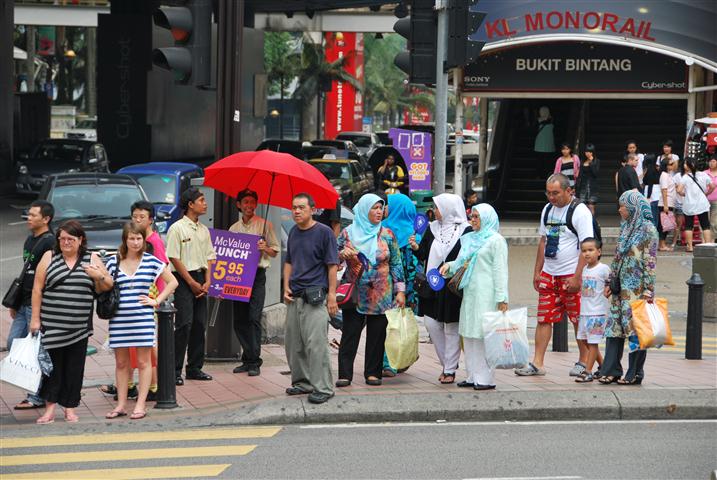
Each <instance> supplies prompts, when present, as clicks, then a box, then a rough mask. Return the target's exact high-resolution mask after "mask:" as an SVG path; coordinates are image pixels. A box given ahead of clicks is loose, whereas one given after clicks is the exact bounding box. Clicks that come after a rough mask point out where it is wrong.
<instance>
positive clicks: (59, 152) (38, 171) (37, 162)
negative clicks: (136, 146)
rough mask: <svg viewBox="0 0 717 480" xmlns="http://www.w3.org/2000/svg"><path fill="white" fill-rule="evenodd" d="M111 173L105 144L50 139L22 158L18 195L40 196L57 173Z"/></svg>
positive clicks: (17, 175) (19, 162)
mask: <svg viewBox="0 0 717 480" xmlns="http://www.w3.org/2000/svg"><path fill="white" fill-rule="evenodd" d="M63 172H68V173H73V172H103V173H109V160H108V159H107V152H106V151H105V147H103V146H102V144H100V143H97V142H94V141H91V140H72V139H65V138H61V139H48V140H44V141H42V142H40V143H39V144H37V145H36V146H35V147H33V148H32V150H31V151H30V153H29V154H22V155H20V159H19V161H18V162H17V163H16V177H15V189H16V190H17V193H22V194H28V193H29V194H36V193H39V191H40V189H41V188H42V186H43V185H44V184H45V182H46V181H47V178H48V177H49V176H50V175H52V174H54V173H63Z"/></svg>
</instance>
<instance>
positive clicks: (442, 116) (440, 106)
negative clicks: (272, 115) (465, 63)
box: [433, 0, 448, 195]
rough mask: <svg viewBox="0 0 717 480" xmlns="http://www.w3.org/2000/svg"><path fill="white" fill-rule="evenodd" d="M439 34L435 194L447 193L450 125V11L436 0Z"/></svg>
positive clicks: (441, 0) (440, 1)
mask: <svg viewBox="0 0 717 480" xmlns="http://www.w3.org/2000/svg"><path fill="white" fill-rule="evenodd" d="M436 10H437V11H438V34H437V37H438V38H437V40H438V42H437V48H436V115H435V119H436V142H435V144H434V147H435V148H434V157H435V169H434V171H433V193H434V195H438V194H441V193H443V192H445V191H446V134H447V124H448V73H446V72H445V71H444V69H443V64H444V63H445V59H446V47H447V45H448V9H447V8H446V0H436Z"/></svg>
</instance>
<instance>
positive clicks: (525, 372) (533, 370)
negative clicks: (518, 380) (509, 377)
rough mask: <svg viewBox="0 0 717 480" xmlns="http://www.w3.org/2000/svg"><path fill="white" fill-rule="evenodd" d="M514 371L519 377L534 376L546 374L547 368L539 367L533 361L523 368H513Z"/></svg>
mask: <svg viewBox="0 0 717 480" xmlns="http://www.w3.org/2000/svg"><path fill="white" fill-rule="evenodd" d="M513 373H515V374H516V375H518V376H519V377H533V376H537V375H545V369H543V368H538V367H536V366H535V365H533V364H532V363H529V364H527V365H526V366H524V367H522V368H516V369H515V370H513Z"/></svg>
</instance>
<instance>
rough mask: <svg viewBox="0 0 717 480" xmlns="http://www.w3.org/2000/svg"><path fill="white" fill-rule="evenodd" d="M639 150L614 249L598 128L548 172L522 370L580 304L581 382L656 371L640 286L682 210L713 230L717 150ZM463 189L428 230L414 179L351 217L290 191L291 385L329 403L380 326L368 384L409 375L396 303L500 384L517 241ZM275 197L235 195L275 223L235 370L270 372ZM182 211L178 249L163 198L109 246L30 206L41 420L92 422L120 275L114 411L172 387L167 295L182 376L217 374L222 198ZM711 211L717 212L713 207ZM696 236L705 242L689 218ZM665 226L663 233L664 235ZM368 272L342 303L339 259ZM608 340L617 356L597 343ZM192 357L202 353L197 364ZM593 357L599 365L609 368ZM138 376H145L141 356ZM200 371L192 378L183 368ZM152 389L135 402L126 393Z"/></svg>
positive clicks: (535, 370)
mask: <svg viewBox="0 0 717 480" xmlns="http://www.w3.org/2000/svg"><path fill="white" fill-rule="evenodd" d="M626 150H627V151H626V154H625V157H624V159H623V160H624V165H623V166H622V167H621V168H620V170H619V171H618V172H617V173H616V176H615V184H616V190H617V192H618V194H619V196H618V208H619V214H620V216H621V218H622V222H621V226H620V237H619V241H618V244H617V248H616V251H615V257H614V260H613V262H612V264H611V265H610V266H608V265H606V264H603V263H601V255H602V243H601V241H600V238H599V237H600V234H599V230H598V228H597V223H596V221H595V205H596V204H597V202H598V201H599V199H598V195H597V192H598V186H597V179H598V175H599V172H600V168H601V165H600V160H599V159H598V158H597V153H596V148H595V146H593V145H590V144H588V145H587V146H586V147H585V149H584V151H583V155H584V158H583V159H582V160H581V158H580V157H579V156H578V155H574V154H573V152H572V149H571V148H570V146H569V145H562V148H561V153H562V155H561V157H559V158H558V159H557V160H556V163H555V166H554V173H553V174H552V175H550V176H549V178H548V179H547V181H546V196H547V200H548V202H547V204H546V205H545V207H544V208H543V209H542V211H541V213H540V216H539V227H538V230H539V233H540V236H541V239H540V242H539V245H538V249H537V253H536V261H535V267H534V276H533V287H534V289H535V290H536V292H537V293H538V308H537V316H538V319H537V320H538V323H537V327H536V329H535V350H534V355H533V357H532V360H531V361H530V362H528V363H527V364H526V365H525V366H522V367H519V368H516V369H515V374H516V375H518V376H535V375H545V373H546V370H545V364H544V363H545V355H546V350H547V346H548V343H549V342H550V338H551V333H552V329H553V325H555V324H556V323H558V322H560V321H561V320H562V319H563V318H564V317H567V319H568V320H569V321H570V322H571V323H572V324H573V326H574V329H575V336H576V342H577V346H578V352H579V356H578V359H577V361H576V362H575V365H574V366H573V368H572V369H571V370H570V372H568V373H569V375H571V376H574V377H576V381H577V382H580V383H585V382H591V381H593V380H598V381H600V382H602V383H606V384H609V383H618V384H630V385H632V384H639V383H641V382H642V379H643V378H644V364H645V358H646V352H645V350H641V349H640V348H639V344H638V345H637V346H636V341H635V329H634V328H633V325H632V312H631V309H630V302H631V301H633V300H636V299H644V300H646V301H648V302H651V301H652V300H653V298H654V297H655V259H656V254H657V251H658V250H662V251H664V250H670V249H671V248H673V247H674V245H675V243H676V242H677V240H678V238H677V237H678V236H679V234H678V233H675V234H674V235H673V240H672V247H670V246H668V244H667V237H668V234H669V232H670V231H678V230H677V229H678V225H679V220H678V219H679V218H680V217H683V218H682V220H683V221H685V222H686V224H687V225H688V226H690V225H692V224H693V223H694V222H699V224H700V226H701V228H702V230H703V238H704V240H705V241H710V240H711V238H712V231H711V230H710V228H714V226H715V224H716V223H717V222H715V218H714V217H715V214H716V213H717V212H716V210H717V198H715V194H717V192H715V179H716V178H717V157H715V156H713V157H712V158H711V159H710V163H709V170H707V171H706V172H700V171H697V169H696V167H695V164H694V163H693V162H692V161H690V160H687V161H684V162H682V164H680V162H679V158H678V157H677V156H676V155H675V154H673V153H672V144H671V142H669V141H666V142H664V144H663V149H662V153H661V154H660V155H643V154H641V153H639V152H638V151H637V145H636V144H635V142H628V144H627V149H626ZM466 200H469V201H464V199H463V198H461V197H460V196H458V195H454V194H450V193H444V194H441V195H436V196H435V197H433V207H432V209H431V210H432V218H433V219H434V220H433V221H431V222H430V223H429V225H428V228H427V229H426V230H425V231H423V232H421V233H418V232H416V231H415V230H414V229H415V220H416V216H417V211H416V207H415V205H414V204H413V202H412V201H411V200H410V199H409V198H408V197H407V196H406V195H404V194H401V193H397V194H392V195H389V196H388V197H387V198H386V197H385V196H384V197H381V196H379V195H376V194H366V195H364V196H362V197H361V198H360V199H359V201H358V202H357V204H356V206H355V208H354V220H353V223H352V224H351V225H349V226H348V227H346V228H343V229H340V228H339V227H340V224H339V220H340V216H339V213H340V206H339V205H338V204H337V208H336V209H335V210H330V209H329V210H323V211H320V212H318V211H317V210H316V208H315V203H314V200H313V198H312V197H311V196H310V195H308V194H305V193H299V194H296V195H295V196H294V197H293V200H292V208H291V211H292V218H293V220H294V223H295V226H294V228H292V229H291V231H290V232H289V235H288V240H287V251H286V259H285V262H284V264H283V266H282V268H283V299H284V302H285V303H286V304H287V316H286V357H287V360H288V363H289V367H290V369H291V386H290V387H289V388H288V389H287V390H286V393H287V394H288V395H303V394H307V395H308V399H309V401H311V402H313V403H323V402H326V401H327V400H329V399H330V398H331V397H332V396H333V395H334V387H339V388H341V387H347V386H349V385H351V384H352V382H354V381H355V380H354V375H353V374H354V371H353V370H354V362H355V358H356V355H357V351H358V347H359V340H360V338H361V336H362V333H363V330H364V328H365V330H366V340H365V356H364V358H365V363H364V366H363V377H364V382H365V383H366V384H368V385H372V386H380V385H382V384H383V381H384V378H385V377H391V376H394V375H396V374H400V373H401V372H400V371H396V370H394V369H392V368H391V366H390V363H389V362H388V359H387V357H386V354H385V347H384V343H385V340H386V328H387V323H388V321H387V317H386V312H387V311H388V310H390V309H392V308H406V309H410V310H411V311H412V313H413V314H414V315H415V316H417V317H420V318H422V319H423V323H424V325H425V327H426V329H427V331H428V333H429V335H430V338H431V342H432V344H433V345H434V348H435V350H436V354H437V357H438V360H439V362H440V372H438V373H439V374H438V376H437V381H438V382H440V383H442V384H451V383H454V382H456V377H457V376H458V375H459V364H460V359H461V351H463V355H464V366H465V371H466V374H465V378H464V379H462V380H461V381H458V382H457V385H458V386H459V387H468V388H474V389H476V390H488V389H493V388H495V387H496V382H495V376H494V371H493V369H492V368H491V366H490V365H489V363H488V361H487V360H486V346H485V343H484V339H485V335H486V331H485V329H484V325H483V324H484V317H485V315H486V314H487V313H488V312H495V311H498V312H506V311H508V305H509V303H508V302H509V292H508V257H509V251H508V246H507V243H506V240H505V239H504V238H503V237H502V236H501V234H500V222H499V218H498V213H497V212H496V211H495V210H494V208H493V207H492V206H491V205H489V204H486V203H478V204H474V202H475V199H470V192H468V193H467V194H466ZM258 203H261V199H260V198H259V196H258V195H257V193H256V192H254V191H251V190H245V191H243V192H240V193H239V194H238V196H237V199H236V207H237V210H238V212H239V219H238V221H237V222H236V223H234V224H233V225H232V226H231V227H230V229H229V230H230V231H232V232H240V233H247V234H254V235H257V236H260V240H259V241H258V244H257V248H258V250H259V251H260V252H261V257H260V261H259V264H258V270H257V273H256V277H255V280H254V284H253V287H252V293H251V298H250V301H249V302H235V306H234V310H233V311H234V331H235V334H236V336H237V338H238V339H239V342H240V344H241V347H242V356H241V363H240V365H238V366H237V367H236V368H235V369H234V373H237V374H238V373H247V374H248V375H249V376H258V375H260V374H261V370H260V367H261V365H262V358H261V314H262V309H263V305H264V300H265V291H266V288H265V284H266V269H268V268H269V267H270V263H271V258H273V257H275V256H276V255H277V254H278V253H279V251H280V248H281V247H280V244H279V242H278V240H277V238H276V235H275V233H274V227H273V225H272V224H271V223H270V222H268V221H267V220H265V219H263V218H261V217H259V216H258V215H256V213H255V211H256V208H257V204H258ZM180 205H181V208H182V209H183V210H184V216H183V217H182V218H181V219H180V220H179V221H177V222H176V223H174V224H173V225H172V226H171V228H170V229H169V231H168V233H167V237H166V241H167V243H166V248H165V244H164V243H163V242H162V239H161V238H160V236H159V235H158V234H157V233H156V232H155V231H154V229H153V227H152V224H153V220H154V208H153V206H152V204H151V203H148V202H137V203H135V204H133V205H132V206H131V207H130V208H129V212H128V213H129V214H130V215H131V218H132V222H130V223H127V224H126V225H125V227H124V229H123V232H122V238H121V241H120V242H119V247H118V252H117V254H116V255H113V256H111V257H110V258H108V259H104V261H103V260H102V259H100V257H99V256H98V255H97V254H94V253H90V252H89V251H88V250H87V238H86V234H85V232H84V230H83V228H82V225H81V224H80V223H78V222H77V221H73V220H70V221H67V222H65V223H63V224H62V225H60V226H59V227H58V228H57V230H56V231H55V232H52V231H51V230H50V228H49V225H50V222H51V221H52V218H53V215H54V209H53V207H52V205H51V204H50V203H48V202H46V201H41V200H38V201H36V202H33V203H32V205H31V206H30V209H29V215H28V226H29V228H30V232H31V233H30V235H29V236H28V238H27V240H26V242H25V244H24V247H23V258H24V259H25V261H26V262H27V263H26V268H27V275H25V276H24V283H23V285H22V290H23V295H22V301H21V304H20V305H19V306H18V307H17V308H16V309H11V311H10V313H11V316H12V318H13V323H12V327H11V330H10V334H9V336H8V348H9V347H10V346H11V344H12V342H13V340H14V339H17V338H20V337H23V336H26V335H27V334H28V331H29V332H37V331H41V332H42V344H43V346H44V347H45V349H46V350H47V351H48V352H49V355H50V357H51V359H52V362H53V365H54V369H53V371H52V373H51V374H50V375H49V376H47V377H45V378H44V379H43V382H42V386H41V388H40V390H39V392H37V393H32V394H29V395H27V397H26V398H25V399H23V400H22V401H21V402H20V403H19V404H18V405H16V407H15V408H17V409H30V408H41V407H44V408H45V412H44V414H43V415H42V416H41V417H40V418H39V419H38V420H37V423H39V424H47V423H52V422H53V421H54V418H55V408H56V405H57V404H59V405H61V406H62V407H63V408H64V409H65V420H66V421H68V422H75V421H77V415H76V414H75V411H74V409H75V408H76V407H77V406H78V404H79V401H80V389H81V387H82V377H83V372H84V358H85V352H86V348H87V341H88V338H89V337H90V336H91V335H92V332H93V320H92V319H93V313H94V303H95V299H96V298H97V296H98V295H99V294H101V293H103V292H108V291H111V290H116V291H117V292H118V295H119V305H118V308H117V309H116V312H115V313H114V315H113V316H112V318H110V319H109V348H111V349H112V350H113V351H114V356H115V361H116V377H115V384H114V385H106V386H103V387H102V390H103V392H105V393H107V394H111V395H115V399H116V401H117V404H116V406H115V408H114V409H112V410H111V411H110V412H108V413H107V415H106V417H107V418H108V419H115V418H119V417H124V416H127V415H129V416H130V418H131V419H135V420H139V419H141V418H144V417H145V415H146V402H147V401H152V400H154V399H156V392H157V379H156V368H155V367H156V363H157V352H156V337H157V335H156V327H155V315H154V309H155V308H156V307H158V306H159V305H160V304H161V303H162V302H163V301H165V300H167V299H168V298H169V297H170V295H174V304H175V306H176V307H177V314H176V320H175V332H174V336H175V345H174V352H175V365H174V366H175V383H176V385H178V386H181V385H183V384H184V379H185V378H186V379H190V380H201V381H210V380H212V377H211V375H209V374H207V373H206V372H204V371H203V365H204V352H205V332H206V323H207V296H208V291H209V286H210V272H211V268H212V264H213V262H214V261H215V259H216V254H215V251H214V248H213V246H212V242H211V239H210V234H209V230H208V228H207V227H206V226H205V225H203V224H202V223H201V221H200V218H201V216H202V215H204V214H205V213H206V212H207V204H206V200H205V198H204V195H203V194H202V193H201V191H200V190H198V189H196V188H190V189H188V190H187V191H185V192H184V193H183V194H182V197H181V200H180ZM710 217H711V218H710ZM685 236H686V244H687V248H688V251H689V250H691V249H692V244H693V241H692V240H693V239H692V233H691V229H689V228H688V229H687V233H686V235H685ZM658 242H659V244H658ZM342 265H346V266H347V268H348V269H352V270H357V271H361V274H360V276H358V277H357V278H355V279H354V281H355V288H356V291H357V298H356V301H355V302H354V303H348V304H345V305H342V306H341V307H340V306H339V304H338V303H337V295H336V288H337V273H338V272H339V271H340V267H341V266H342ZM433 270H438V271H439V273H440V274H441V275H442V276H444V277H445V278H446V280H448V279H450V278H452V277H453V276H454V275H456V274H457V273H458V272H459V271H461V275H462V276H461V277H460V282H459V286H458V290H459V292H458V291H456V289H455V288H449V286H448V283H449V282H448V281H446V282H445V285H444V286H443V287H442V288H438V289H437V290H432V289H428V288H420V287H419V282H420V283H422V284H423V285H424V286H425V283H426V274H427V272H430V271H433ZM339 310H341V317H342V337H341V343H340V348H339V352H338V378H337V380H336V382H334V381H333V379H332V372H331V367H330V354H329V342H328V333H327V324H328V323H329V320H330V318H331V317H336V316H337V314H338V313H339ZM626 340H627V341H628V343H629V345H630V355H629V364H628V369H627V372H626V373H624V372H623V368H622V365H621V363H620V361H621V358H622V354H623V349H624V344H625V341H626ZM602 341H605V345H606V346H605V352H604V358H603V356H602V355H601V352H600V349H599V344H600V343H601V342H602ZM185 359H186V365H185ZM595 365H597V366H598V368H597V370H594V371H593V368H594V367H595ZM135 368H136V369H137V370H138V376H139V382H138V384H136V385H135V384H134V383H133V380H132V377H133V373H132V372H133V369H135ZM182 372H184V377H183V376H182ZM131 398H136V404H135V406H134V408H133V410H132V413H131V414H128V409H127V405H128V399H131Z"/></svg>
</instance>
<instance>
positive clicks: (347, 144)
mask: <svg viewBox="0 0 717 480" xmlns="http://www.w3.org/2000/svg"><path fill="white" fill-rule="evenodd" d="M311 144H312V145H317V146H325V147H334V148H336V149H338V150H345V151H346V156H347V157H348V158H350V159H352V160H358V161H359V162H361V164H362V165H363V166H364V168H368V156H366V155H364V154H363V153H361V150H359V149H358V147H357V146H356V145H355V144H354V142H352V141H350V140H326V139H321V140H312V141H311ZM314 158H316V157H314Z"/></svg>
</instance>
